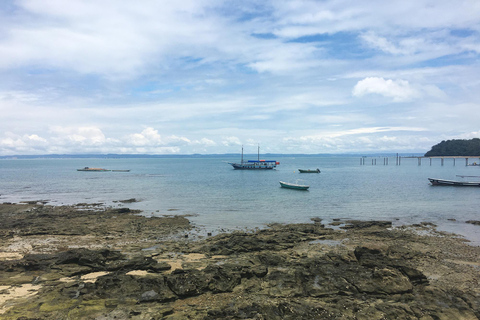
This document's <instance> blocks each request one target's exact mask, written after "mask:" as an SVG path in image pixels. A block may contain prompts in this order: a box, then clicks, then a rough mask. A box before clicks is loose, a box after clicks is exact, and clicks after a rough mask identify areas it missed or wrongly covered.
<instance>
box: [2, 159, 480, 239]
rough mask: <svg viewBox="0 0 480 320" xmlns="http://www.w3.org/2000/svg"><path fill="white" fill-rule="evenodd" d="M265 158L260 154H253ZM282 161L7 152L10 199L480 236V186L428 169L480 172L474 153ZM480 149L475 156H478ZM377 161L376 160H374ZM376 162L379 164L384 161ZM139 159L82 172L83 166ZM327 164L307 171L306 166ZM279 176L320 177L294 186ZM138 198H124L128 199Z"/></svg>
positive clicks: (212, 222)
mask: <svg viewBox="0 0 480 320" xmlns="http://www.w3.org/2000/svg"><path fill="white" fill-rule="evenodd" d="M250 158H251V159H255V158H256V155H255V156H253V157H250ZM265 159H266V160H277V161H279V162H280V165H279V166H278V167H277V169H276V170H266V171H248V170H246V171H241V170H233V168H232V167H231V166H230V165H229V164H228V162H238V161H239V160H240V159H239V157H238V156H235V157H234V156H231V155H226V156H222V155H219V156H209V157H202V156H199V157H198V158H195V157H179V158H171V157H170V158H139V159H131V158H129V159H126V158H118V159H114V158H104V159H101V158H89V159H28V160H19V159H13V160H0V202H15V203H18V202H21V201H31V200H44V201H48V203H49V204H52V205H62V204H77V203H85V202H86V203H98V202H101V203H104V204H105V205H107V206H114V207H120V206H124V207H129V208H132V209H141V210H143V213H142V214H144V215H146V216H162V215H177V214H178V215H184V214H188V215H191V217H189V219H190V220H191V221H192V223H193V224H195V225H196V226H199V227H202V228H203V229H204V230H207V231H208V230H213V231H215V230H232V229H244V228H247V229H251V228H256V227H264V226H265V225H266V224H268V223H273V222H278V223H292V222H310V221H311V218H316V217H318V218H321V219H323V222H324V223H329V222H331V221H333V219H361V220H390V221H393V222H394V225H402V224H413V223H419V222H432V223H434V224H436V225H438V229H440V230H443V231H448V232H454V233H457V234H461V235H463V236H464V237H466V238H467V239H469V240H471V241H472V244H475V245H480V227H479V226H475V225H472V224H467V223H465V221H467V220H480V210H479V204H480V188H476V187H442V186H431V185H430V184H429V181H428V179H427V178H429V177H430V178H441V179H450V180H462V179H469V180H473V181H478V180H480V178H479V177H471V178H460V177H457V175H465V176H480V167H478V166H477V167H475V166H466V165H465V159H457V160H456V161H455V165H454V162H453V159H445V160H444V164H443V165H442V164H441V160H440V159H434V160H432V163H431V164H430V161H429V160H428V159H423V160H422V162H421V165H419V164H418V160H417V158H402V159H401V164H400V165H396V158H395V157H390V158H388V165H386V164H385V161H386V160H385V157H368V158H365V164H364V165H362V161H361V157H360V156H301V155H299V156H283V157H275V158H273V159H270V158H265ZM475 160H476V161H477V162H479V161H478V159H470V163H471V162H473V161H475ZM372 162H373V163H372ZM375 162H376V165H375ZM85 166H88V167H102V168H107V169H129V170H130V172H81V171H77V169H78V168H83V167H85ZM299 168H300V169H316V168H319V169H320V170H321V173H319V174H314V173H309V174H300V173H299V172H298V169H299ZM279 181H286V182H297V181H298V182H301V183H303V184H308V185H310V189H309V190H308V191H298V190H290V189H284V188H281V187H280V184H279ZM131 198H135V199H137V200H138V202H135V203H128V204H122V203H119V202H118V201H119V200H126V199H131Z"/></svg>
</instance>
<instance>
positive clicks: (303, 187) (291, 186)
mask: <svg viewBox="0 0 480 320" xmlns="http://www.w3.org/2000/svg"><path fill="white" fill-rule="evenodd" d="M280 186H281V187H282V188H288V189H295V190H308V188H310V186H307V185H304V184H297V183H290V182H284V181H280Z"/></svg>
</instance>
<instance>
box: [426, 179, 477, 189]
mask: <svg viewBox="0 0 480 320" xmlns="http://www.w3.org/2000/svg"><path fill="white" fill-rule="evenodd" d="M428 180H430V183H431V184H432V186H459V187H480V181H471V182H468V181H453V180H444V179H433V178H428Z"/></svg>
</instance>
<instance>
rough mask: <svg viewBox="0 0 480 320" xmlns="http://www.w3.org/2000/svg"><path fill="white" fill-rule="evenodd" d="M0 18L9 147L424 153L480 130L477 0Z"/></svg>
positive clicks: (20, 13)
mask: <svg viewBox="0 0 480 320" xmlns="http://www.w3.org/2000/svg"><path fill="white" fill-rule="evenodd" d="M0 19H2V24H1V26H0V112H1V114H2V117H0V155H7V154H30V153H33V154H42V153H82V152H84V153H107V152H112V153H185V154H188V153H224V152H238V151H239V146H240V145H242V144H245V145H248V144H251V145H257V144H258V143H260V144H261V145H262V146H264V147H262V149H264V150H265V151H268V152H284V151H288V152H292V153H297V152H305V153H335V152H361V151H376V150H387V149H390V150H392V151H396V150H407V151H417V152H424V151H427V150H428V149H429V148H430V147H431V145H433V144H436V143H438V142H439V141H441V140H444V139H452V138H460V137H470V136H475V135H476V134H478V132H479V128H478V123H480V112H473V111H474V110H476V109H478V108H479V103H478V101H480V99H479V98H480V88H479V84H480V83H479V81H478V73H479V71H480V70H479V65H478V56H479V53H480V47H479V45H478V44H479V43H480V6H478V3H477V2H476V1H474V0H462V1H460V2H451V1H446V0H439V1H436V2H435V3H432V2H431V1H428V0H420V1H410V0H408V1H397V2H393V3H392V2H382V1H371V2H369V3H355V2H351V1H347V0H341V1H334V0H327V1H322V2H318V1H309V0H304V1H281V2H278V1H263V2H260V3H259V2H258V1H249V0H247V1H242V2H241V3H232V2H226V1H221V0H196V1H194V0H180V1H177V2H169V3H165V2H161V3H160V2H158V1H154V0H146V1H142V3H141V4H139V3H133V2H131V1H126V0H116V1H113V0H97V1H93V0H82V1H80V0H71V1H69V2H68V5H66V4H65V3H64V2H62V1H58V0H18V1H14V0H6V1H3V2H2V3H1V4H0ZM377 128H390V129H389V130H387V131H384V130H383V129H382V130H378V129H377ZM395 128H396V129H395ZM399 128H402V129H401V130H400V129H399Z"/></svg>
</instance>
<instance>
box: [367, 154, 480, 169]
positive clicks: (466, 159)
mask: <svg viewBox="0 0 480 320" xmlns="http://www.w3.org/2000/svg"><path fill="white" fill-rule="evenodd" d="M368 158H371V164H372V166H375V165H377V160H379V163H381V162H382V159H383V165H384V166H388V164H389V159H392V158H394V159H395V165H396V166H399V165H401V164H402V159H417V161H418V165H419V166H421V165H422V161H424V160H426V159H428V161H429V164H430V166H431V165H432V163H433V162H434V161H435V160H436V159H440V165H442V166H443V165H444V164H445V160H452V162H453V166H456V164H457V162H460V163H463V162H464V163H465V166H479V167H480V157H479V156H435V157H416V156H399V155H398V154H397V155H396V156H393V157H391V156H390V157H383V156H378V157H368V156H363V157H361V158H360V165H365V160H366V159H368ZM477 159H478V160H477ZM457 160H464V161H457ZM470 160H475V161H473V162H472V163H470ZM368 162H370V161H367V163H368Z"/></svg>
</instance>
